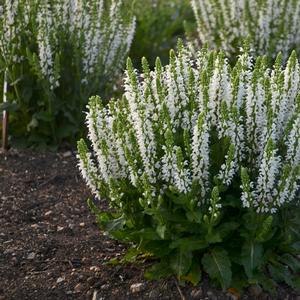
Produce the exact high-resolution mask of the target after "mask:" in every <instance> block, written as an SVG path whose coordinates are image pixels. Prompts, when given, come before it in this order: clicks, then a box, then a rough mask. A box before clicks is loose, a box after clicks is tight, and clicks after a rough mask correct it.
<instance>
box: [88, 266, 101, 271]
mask: <svg viewBox="0 0 300 300" xmlns="http://www.w3.org/2000/svg"><path fill="white" fill-rule="evenodd" d="M90 271H95V272H97V271H100V268H99V267H97V266H92V267H90Z"/></svg>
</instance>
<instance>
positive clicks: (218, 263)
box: [202, 248, 232, 290]
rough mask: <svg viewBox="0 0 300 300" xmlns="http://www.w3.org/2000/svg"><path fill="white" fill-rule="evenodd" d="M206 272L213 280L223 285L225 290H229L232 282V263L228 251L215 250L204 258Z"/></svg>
mask: <svg viewBox="0 0 300 300" xmlns="http://www.w3.org/2000/svg"><path fill="white" fill-rule="evenodd" d="M202 264H203V267H204V270H205V271H206V272H207V273H208V275H209V276H210V277H211V278H212V279H216V280H218V281H219V283H220V284H221V286H222V288H223V290H225V289H226V288H228V287H229V286H230V284H231V280H232V272H231V262H230V259H229V257H228V253H227V251H226V250H223V249H221V248H214V249H212V250H211V251H210V252H209V253H206V254H204V256H203V258H202Z"/></svg>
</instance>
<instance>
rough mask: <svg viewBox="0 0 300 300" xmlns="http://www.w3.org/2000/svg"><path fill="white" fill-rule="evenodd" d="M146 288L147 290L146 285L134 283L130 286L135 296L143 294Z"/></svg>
mask: <svg viewBox="0 0 300 300" xmlns="http://www.w3.org/2000/svg"><path fill="white" fill-rule="evenodd" d="M144 288H145V284H144V283H134V284H132V285H131V286H130V291H131V293H133V294H135V293H139V292H141V291H142V290H143V289H144Z"/></svg>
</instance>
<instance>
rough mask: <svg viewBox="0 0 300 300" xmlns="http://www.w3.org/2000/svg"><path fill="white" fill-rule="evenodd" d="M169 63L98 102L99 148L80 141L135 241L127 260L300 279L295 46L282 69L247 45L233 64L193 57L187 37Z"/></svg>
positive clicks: (119, 231)
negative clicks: (144, 258)
mask: <svg viewBox="0 0 300 300" xmlns="http://www.w3.org/2000/svg"><path fill="white" fill-rule="evenodd" d="M179 49H180V50H179V53H178V55H177V56H176V55H175V53H174V52H173V51H171V55H170V63H169V65H167V66H165V67H162V66H161V64H160V61H159V60H157V62H156V67H155V70H154V71H150V70H149V67H148V64H147V61H146V60H145V59H144V60H143V73H142V74H138V73H137V71H136V70H134V69H133V67H132V64H131V61H130V60H129V61H128V65H127V71H126V75H125V90H126V92H125V94H124V96H123V98H122V99H120V100H118V101H111V102H109V105H108V107H104V106H103V104H102V101H101V100H100V99H99V98H98V97H92V98H91V100H90V103H89V112H88V115H87V124H88V129H89V139H90V141H91V144H92V149H93V152H92V153H90V152H89V150H88V147H87V145H86V143H85V142H84V141H83V140H80V141H79V142H78V151H79V159H80V169H81V171H82V174H83V177H84V178H85V180H86V182H87V184H88V185H89V187H90V188H91V189H92V191H93V192H94V194H95V195H96V197H97V198H98V199H102V200H103V199H107V200H108V201H109V204H110V206H111V208H112V210H111V211H107V212H102V211H99V209H97V207H96V206H95V205H94V204H93V202H92V201H89V204H90V207H91V208H92V209H93V210H94V212H95V213H96V214H97V218H98V221H99V223H100V225H101V226H102V228H104V230H106V231H107V232H108V233H109V234H110V235H111V236H113V237H114V238H116V239H119V240H122V241H125V242H134V245H135V246H134V247H133V248H132V249H131V250H130V252H129V254H128V256H127V258H128V257H129V258H130V257H131V258H132V256H138V253H142V252H144V253H145V252H146V253H148V254H149V255H153V256H154V257H156V258H159V259H160V260H159V262H158V264H156V265H154V266H153V267H152V268H151V269H150V270H148V271H147V272H146V276H147V278H159V277H164V276H167V275H171V274H176V275H177V277H178V278H179V280H181V281H191V282H192V283H194V284H197V283H198V282H199V281H200V280H201V270H204V271H205V272H207V273H208V274H209V275H210V277H211V279H213V280H216V281H218V282H219V284H220V285H221V286H222V288H223V289H226V288H228V287H229V286H235V287H238V288H242V287H243V286H247V285H249V284H262V285H263V286H264V288H265V289H268V290H269V291H272V292H274V291H275V289H276V282H283V281H284V282H286V283H287V284H288V285H290V286H291V287H293V288H295V289H297V288H299V276H297V272H299V270H300V262H299V260H298V259H297V256H296V255H297V254H299V253H300V234H299V232H300V231H299V229H300V222H299V216H300V211H299V207H298V203H299V184H300V182H299V179H300V128H299V127H300V93H299V91H300V89H299V75H300V74H299V63H298V61H297V58H296V53H295V52H294V53H293V54H292V55H291V57H290V58H289V60H288V63H287V66H286V67H285V68H283V67H282V55H281V54H279V55H278V57H277V60H276V64H275V66H274V68H273V69H272V70H270V69H268V67H267V62H266V59H265V58H264V57H259V58H257V60H256V62H255V64H254V63H253V60H252V58H251V57H250V56H249V54H248V53H244V54H243V55H242V56H240V57H239V59H238V61H237V63H236V65H235V66H234V67H233V68H231V67H230V66H229V64H228V60H227V59H226V58H225V57H224V54H223V53H222V52H212V51H207V49H202V50H201V51H199V53H198V55H197V59H196V60H195V61H194V60H193V59H192V58H191V57H192V55H191V53H190V51H188V50H187V49H185V48H183V47H182V46H181V45H179Z"/></svg>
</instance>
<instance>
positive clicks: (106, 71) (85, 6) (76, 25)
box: [0, 0, 135, 89]
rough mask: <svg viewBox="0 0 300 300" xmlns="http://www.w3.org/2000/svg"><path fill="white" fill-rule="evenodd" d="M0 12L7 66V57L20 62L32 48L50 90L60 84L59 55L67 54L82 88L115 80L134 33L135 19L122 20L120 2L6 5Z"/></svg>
mask: <svg viewBox="0 0 300 300" xmlns="http://www.w3.org/2000/svg"><path fill="white" fill-rule="evenodd" d="M1 8H2V10H3V11H4V14H3V15H2V18H1V27H0V47H1V50H2V51H1V52H2V53H1V55H2V56H3V58H4V60H5V61H6V63H7V64H8V65H9V63H10V61H11V60H10V61H8V57H9V55H10V56H11V55H12V53H13V55H14V56H15V57H18V55H20V53H21V52H22V51H24V49H26V48H27V47H30V50H32V49H31V47H32V46H33V45H36V46H37V47H36V48H37V49H38V52H37V57H38V59H39V64H40V72H41V74H42V76H43V77H44V78H45V79H47V80H48V82H49V84H50V87H51V89H54V88H55V87H57V86H58V85H59V81H58V79H59V77H60V75H59V74H58V73H59V70H60V66H59V64H60V63H61V62H60V61H59V59H57V58H56V57H57V56H59V55H60V54H61V52H63V51H69V52H70V53H71V55H72V57H70V65H71V66H73V65H75V66H76V68H77V71H78V72H79V74H80V78H81V83H83V84H90V83H92V84H94V83H95V81H96V80H95V78H97V80H100V77H101V78H103V76H107V77H109V76H111V77H112V76H114V75H115V73H116V71H117V70H118V69H119V67H120V66H121V64H122V62H123V61H124V59H125V57H126V55H127V53H128V50H129V47H130V45H131V42H132V39H133V35H134V31H135V18H134V17H129V16H126V15H124V13H123V8H124V3H123V0H109V1H104V0H93V1H89V0H55V1H52V0H41V1H31V0H6V1H5V3H4V5H2V7H1ZM18 35H19V36H20V38H18ZM21 37H22V38H21ZM16 39H17V40H18V41H19V42H18V43H17V42H16ZM22 43H23V44H22ZM4 50H5V51H4ZM74 76H75V75H74ZM76 76H78V74H76ZM96 84H97V83H96Z"/></svg>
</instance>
